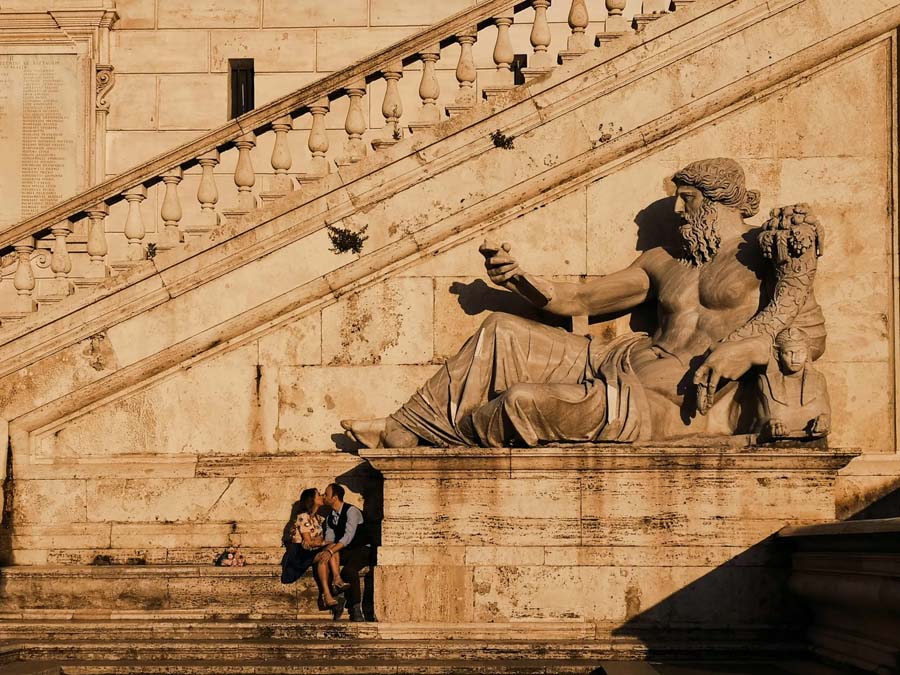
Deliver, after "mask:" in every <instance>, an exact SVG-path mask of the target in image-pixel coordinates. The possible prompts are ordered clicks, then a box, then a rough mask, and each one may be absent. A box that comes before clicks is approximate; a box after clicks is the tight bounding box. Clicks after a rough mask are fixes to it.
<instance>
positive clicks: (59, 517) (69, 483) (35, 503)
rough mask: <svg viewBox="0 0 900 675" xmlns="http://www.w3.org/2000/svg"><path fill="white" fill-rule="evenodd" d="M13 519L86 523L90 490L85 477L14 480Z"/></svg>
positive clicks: (36, 521) (28, 521)
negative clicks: (84, 479) (83, 478)
mask: <svg viewBox="0 0 900 675" xmlns="http://www.w3.org/2000/svg"><path fill="white" fill-rule="evenodd" d="M13 499H14V500H15V501H14V503H15V505H16V506H15V510H14V511H13V522H14V523H16V524H19V523H29V524H30V523H39V524H43V525H52V524H58V523H84V522H85V521H87V520H89V519H88V518H87V515H86V514H87V501H88V498H87V492H86V485H85V481H82V480H18V481H15V482H14V483H13Z"/></svg>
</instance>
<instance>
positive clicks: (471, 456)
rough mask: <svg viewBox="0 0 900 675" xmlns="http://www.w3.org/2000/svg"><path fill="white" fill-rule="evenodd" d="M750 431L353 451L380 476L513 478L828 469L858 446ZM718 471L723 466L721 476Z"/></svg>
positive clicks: (833, 468) (833, 469) (835, 467)
mask: <svg viewBox="0 0 900 675" xmlns="http://www.w3.org/2000/svg"><path fill="white" fill-rule="evenodd" d="M755 442H756V439H755V438H754V437H752V436H740V437H734V438H723V439H706V440H703V439H693V440H691V441H683V443H684V444H679V442H678V441H673V442H669V443H664V442H656V443H636V444H633V445H632V444H622V443H616V444H613V443H599V444H591V445H557V446H545V447H538V448H430V447H421V448H396V449H393V448H377V449H364V450H360V453H359V454H360V457H363V458H364V459H366V460H368V462H369V463H370V464H371V465H372V466H373V467H374V468H375V469H377V470H378V471H380V472H381V473H382V474H383V475H384V477H385V478H388V479H390V478H396V477H400V476H404V477H417V478H423V479H426V478H437V479H445V478H446V479H452V478H458V477H460V476H465V477H466V478H484V479H486V480H490V479H497V478H515V477H517V476H525V475H528V474H535V473H538V474H541V475H545V474H546V475H550V474H554V475H555V474H573V473H574V474H581V473H586V474H593V473H597V472H603V473H610V472H619V471H651V472H662V473H664V474H667V475H668V474H671V473H673V472H678V471H688V472H693V471H714V472H719V471H722V470H728V471H735V470H737V471H795V470H796V471H804V472H808V471H810V470H813V471H822V472H827V473H836V472H837V470H838V469H840V468H842V467H843V466H845V465H846V464H847V463H848V462H849V461H850V460H851V459H852V458H853V457H856V456H857V454H858V452H856V451H853V450H847V449H843V448H816V447H811V446H809V445H802V444H797V445H779V446H775V445H773V446H757V445H755ZM724 475H725V474H723V476H724Z"/></svg>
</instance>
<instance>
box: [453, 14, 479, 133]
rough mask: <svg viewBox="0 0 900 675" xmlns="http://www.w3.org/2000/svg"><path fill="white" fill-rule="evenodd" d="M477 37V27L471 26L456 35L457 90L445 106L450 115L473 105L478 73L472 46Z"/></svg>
mask: <svg viewBox="0 0 900 675" xmlns="http://www.w3.org/2000/svg"><path fill="white" fill-rule="evenodd" d="M477 39H478V29H477V28H476V27H475V26H472V27H471V28H469V29H468V30H466V31H465V32H463V33H460V34H459V35H457V36H456V41H457V42H459V62H458V63H457V64H456V81H457V82H459V90H458V91H457V92H456V99H455V100H454V101H453V103H451V104H450V105H448V106H446V110H447V115H448V116H450V117H452V116H453V115H457V114H459V113H461V112H463V111H464V110H468V109H469V108H471V107H472V106H473V105H475V77H476V75H477V74H478V71H477V69H476V68H475V56H474V55H473V53H472V47H473V45H474V44H475V41H476V40H477Z"/></svg>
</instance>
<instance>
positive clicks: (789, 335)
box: [775, 327, 806, 349]
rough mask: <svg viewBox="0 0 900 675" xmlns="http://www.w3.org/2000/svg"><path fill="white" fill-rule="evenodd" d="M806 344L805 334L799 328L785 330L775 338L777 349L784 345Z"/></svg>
mask: <svg viewBox="0 0 900 675" xmlns="http://www.w3.org/2000/svg"><path fill="white" fill-rule="evenodd" d="M796 343H801V344H806V333H804V332H803V331H802V330H800V329H799V328H793V327H791V328H785V329H784V330H783V331H781V332H780V333H778V335H776V336H775V346H776V347H778V348H779V349H780V348H781V347H783V346H784V345H786V344H796Z"/></svg>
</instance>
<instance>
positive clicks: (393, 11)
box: [369, 0, 474, 26]
mask: <svg viewBox="0 0 900 675" xmlns="http://www.w3.org/2000/svg"><path fill="white" fill-rule="evenodd" d="M472 4H474V3H473V2H472V0H449V2H442V3H441V4H430V3H415V4H410V3H408V2H403V0H370V3H369V5H370V7H369V14H370V21H371V25H373V26H415V25H419V26H430V25H431V24H433V23H437V22H438V21H440V20H442V19H445V18H446V17H448V16H450V15H451V14H456V13H457V12H459V11H462V10H463V9H465V8H466V7H471V6H472Z"/></svg>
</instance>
